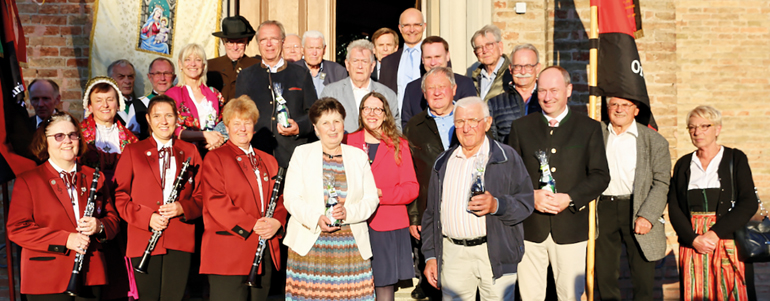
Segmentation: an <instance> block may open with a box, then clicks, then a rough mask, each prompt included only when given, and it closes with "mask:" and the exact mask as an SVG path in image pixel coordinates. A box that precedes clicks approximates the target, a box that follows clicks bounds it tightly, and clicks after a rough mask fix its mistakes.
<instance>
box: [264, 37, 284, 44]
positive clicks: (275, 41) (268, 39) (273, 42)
mask: <svg viewBox="0 0 770 301" xmlns="http://www.w3.org/2000/svg"><path fill="white" fill-rule="evenodd" d="M268 41H270V44H278V43H279V42H280V43H283V39H279V38H261V39H259V43H260V44H262V45H265V44H267V42H268Z"/></svg>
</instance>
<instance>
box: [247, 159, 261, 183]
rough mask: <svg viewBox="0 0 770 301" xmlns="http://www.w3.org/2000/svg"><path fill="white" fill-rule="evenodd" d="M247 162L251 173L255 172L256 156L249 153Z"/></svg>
mask: <svg viewBox="0 0 770 301" xmlns="http://www.w3.org/2000/svg"><path fill="white" fill-rule="evenodd" d="M249 162H250V163H251V171H253V172H256V171H257V166H258V165H257V156H255V155H254V153H249ZM257 180H259V179H257Z"/></svg>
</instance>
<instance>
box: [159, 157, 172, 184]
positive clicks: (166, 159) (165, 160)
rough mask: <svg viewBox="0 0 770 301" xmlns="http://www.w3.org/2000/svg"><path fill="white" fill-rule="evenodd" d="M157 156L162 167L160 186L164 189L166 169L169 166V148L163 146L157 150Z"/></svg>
mask: <svg viewBox="0 0 770 301" xmlns="http://www.w3.org/2000/svg"><path fill="white" fill-rule="evenodd" d="M158 158H160V159H161V160H163V168H161V170H160V187H161V189H166V171H167V170H168V169H169V168H170V167H171V148H170V147H168V146H165V147H162V148H161V149H160V150H158Z"/></svg>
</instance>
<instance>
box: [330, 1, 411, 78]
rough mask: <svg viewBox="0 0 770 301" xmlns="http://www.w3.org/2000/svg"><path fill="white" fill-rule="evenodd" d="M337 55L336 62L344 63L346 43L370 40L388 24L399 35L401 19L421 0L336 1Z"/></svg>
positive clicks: (400, 39)
mask: <svg viewBox="0 0 770 301" xmlns="http://www.w3.org/2000/svg"><path fill="white" fill-rule="evenodd" d="M336 2H337V17H336V19H337V20H336V29H337V32H336V48H335V49H336V52H337V53H336V57H335V60H336V61H337V63H340V64H342V65H343V66H344V65H345V57H346V56H347V46H348V44H349V43H350V42H352V41H355V40H358V39H371V36H372V34H374V32H375V31H377V30H378V29H380V28H383V27H388V28H390V29H393V30H395V31H396V32H397V33H398V34H399V41H403V38H401V33H400V32H399V31H398V18H399V16H401V13H402V12H403V11H404V10H406V9H407V8H410V7H415V8H417V9H420V6H421V4H420V2H421V1H420V0H389V1H378V0H337V1H336Z"/></svg>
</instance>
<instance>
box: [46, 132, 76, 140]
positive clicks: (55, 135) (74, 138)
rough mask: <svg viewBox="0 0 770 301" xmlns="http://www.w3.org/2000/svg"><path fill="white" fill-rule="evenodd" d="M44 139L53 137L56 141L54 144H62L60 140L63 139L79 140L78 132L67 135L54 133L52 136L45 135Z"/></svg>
mask: <svg viewBox="0 0 770 301" xmlns="http://www.w3.org/2000/svg"><path fill="white" fill-rule="evenodd" d="M46 137H53V139H56V142H62V140H64V137H70V140H72V141H77V140H80V133H78V132H72V133H69V134H65V133H56V134H53V135H46Z"/></svg>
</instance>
